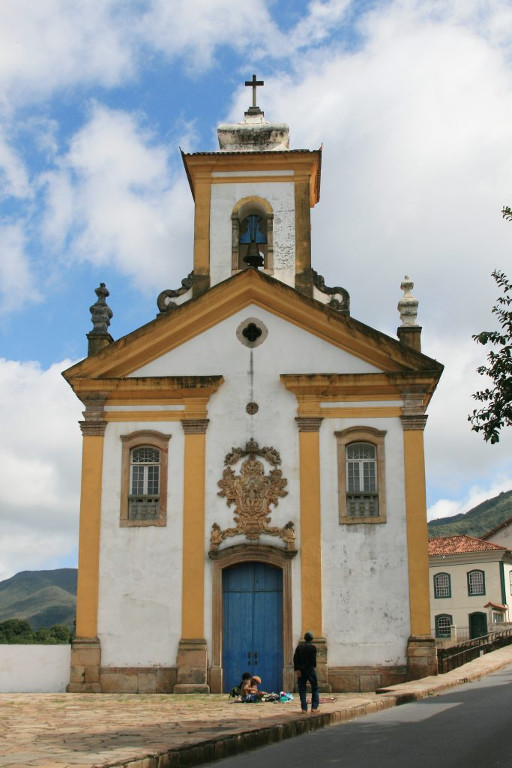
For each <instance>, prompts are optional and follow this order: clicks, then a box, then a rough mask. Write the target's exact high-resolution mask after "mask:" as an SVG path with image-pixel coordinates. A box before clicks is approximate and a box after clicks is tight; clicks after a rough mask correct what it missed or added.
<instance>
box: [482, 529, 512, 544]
mask: <svg viewBox="0 0 512 768" xmlns="http://www.w3.org/2000/svg"><path fill="white" fill-rule="evenodd" d="M487 541H492V542H493V544H500V545H501V546H502V547H508V548H509V549H512V523H509V524H508V525H505V526H503V528H500V530H499V531H496V533H495V534H494V535H493V536H491V537H490V538H489V539H487Z"/></svg>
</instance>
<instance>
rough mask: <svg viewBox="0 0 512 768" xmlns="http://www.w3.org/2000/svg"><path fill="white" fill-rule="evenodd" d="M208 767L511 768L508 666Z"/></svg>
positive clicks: (511, 674) (511, 711) (511, 691)
mask: <svg viewBox="0 0 512 768" xmlns="http://www.w3.org/2000/svg"><path fill="white" fill-rule="evenodd" d="M209 765H216V766H219V767H220V768H239V767H240V768H241V767H242V766H243V768H301V767H302V766H307V767H308V768H324V766H326V768H331V766H340V767H341V766H343V768H370V766H371V768H374V767H376V768H477V767H478V768H494V766H500V768H502V767H503V766H510V768H512V666H509V667H505V668H504V669H502V670H500V671H499V672H495V673H493V674H491V675H489V676H488V677H486V678H484V679H482V680H479V681H477V682H473V683H467V684H466V685H461V686H460V687H458V688H453V689H452V690H450V691H448V692H447V693H445V694H441V695H439V696H434V697H430V698H427V699H422V700H421V701H418V702H415V703H412V704H405V705H403V706H400V707H395V708H393V709H388V710H386V711H384V712H379V713H378V714H375V715H368V716H366V717H362V718H360V719H357V720H353V721H351V722H348V723H344V724H342V725H336V726H331V727H329V728H325V729H321V730H319V731H315V732H313V733H309V734H305V735H304V736H299V737H297V738H295V739H288V740H287V741H283V742H281V743H279V744H274V745H272V746H269V747H263V748H262V749H257V750H254V751H252V752H246V753H244V754H242V755H239V756H237V757H232V758H228V759H226V760H221V761H218V762H215V763H209Z"/></svg>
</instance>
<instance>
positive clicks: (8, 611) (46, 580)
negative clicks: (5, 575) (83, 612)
mask: <svg viewBox="0 0 512 768" xmlns="http://www.w3.org/2000/svg"><path fill="white" fill-rule="evenodd" d="M76 576H77V570H76V568H58V569H56V570H53V571H21V573H17V574H16V575H15V576H12V577H11V578H10V579H5V581H0V621H5V620H6V619H25V620H26V621H28V622H29V624H30V626H31V627H32V629H39V628H40V627H51V626H53V625H54V624H67V625H68V626H70V627H72V626H73V622H74V620H75V607H76Z"/></svg>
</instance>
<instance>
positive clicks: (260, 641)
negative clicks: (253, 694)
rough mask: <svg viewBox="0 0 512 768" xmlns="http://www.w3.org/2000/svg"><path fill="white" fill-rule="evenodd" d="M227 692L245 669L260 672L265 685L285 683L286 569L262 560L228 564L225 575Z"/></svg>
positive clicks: (270, 687) (276, 686) (277, 686)
mask: <svg viewBox="0 0 512 768" xmlns="http://www.w3.org/2000/svg"><path fill="white" fill-rule="evenodd" d="M222 614H223V631H222V636H223V644H222V667H223V671H224V675H223V676H224V690H225V691H229V690H231V688H232V687H233V686H235V685H237V684H238V683H239V682H240V679H241V677H242V673H243V672H250V673H251V674H253V675H259V677H261V679H262V689H263V690H266V691H280V690H281V689H282V686H283V572H282V570H281V568H278V567H276V566H274V565H268V564H267V563H261V562H246V563H238V564H237V565H232V566H230V567H229V568H225V569H224V570H223V574H222Z"/></svg>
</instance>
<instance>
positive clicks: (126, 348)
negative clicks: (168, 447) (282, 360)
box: [63, 269, 443, 394]
mask: <svg viewBox="0 0 512 768" xmlns="http://www.w3.org/2000/svg"><path fill="white" fill-rule="evenodd" d="M249 304H255V305H256V306H259V307H261V308H262V309H265V310H267V311H268V312H271V313H272V314H274V315H276V316H278V317H281V318H283V319H284V320H286V321H287V322H290V323H293V324H294V325H296V326H298V327H299V328H301V329H304V330H306V331H308V332H309V333H312V334H314V335H315V336H317V337H319V338H321V339H323V340H324V341H327V342H328V343H330V344H333V345H334V346H337V347H338V348H339V349H343V350H345V351H346V352H348V353H349V354H352V355H354V356H356V357H358V358H360V359H361V360H364V361H365V362H368V363H370V364H371V365H374V366H375V367H376V368H379V369H381V370H383V371H387V372H388V374H387V376H388V379H385V380H383V382H382V387H383V392H382V394H394V393H395V392H396V391H397V389H396V387H395V388H393V387H392V386H391V385H390V381H389V377H390V376H391V374H392V373H395V374H397V375H398V374H403V375H406V374H407V372H410V373H411V374H414V373H418V374H420V373H423V375H424V376H425V377H426V378H427V379H428V380H431V379H432V378H435V380H436V382H437V379H438V378H439V376H440V374H441V371H442V369H443V366H442V365H440V364H439V363H437V362H436V361H435V360H431V359H430V358H428V357H427V356H426V355H423V354H422V353H420V352H416V351H415V350H413V349H411V348H409V347H406V346H404V345H402V344H401V343H400V342H399V341H398V340H396V339H392V338H391V337H389V336H386V335H385V334H383V333H380V332H379V331H376V330H374V329H372V328H369V327H368V326H366V325H364V324H363V323H360V322H358V321H357V320H354V319H353V318H351V317H348V316H346V315H342V314H340V313H338V312H336V311H334V310H332V309H329V308H328V307H327V306H326V305H325V304H322V303H320V302H319V301H316V300H315V299H312V298H309V297H307V296H304V295H303V294H301V293H299V292H298V291H296V290H295V289H294V288H291V287H290V286H288V285H286V284H285V283H282V282H281V281H279V280H276V279H274V278H273V277H271V276H269V275H266V274H264V273H263V272H261V271H258V270H256V269H246V270H243V271H242V272H239V273H237V274H235V275H233V276H232V277H230V278H228V279H227V280H225V281H224V282H222V283H218V284H217V285H215V286H214V287H213V288H210V290H208V291H207V292H206V293H204V294H202V295H200V296H198V297H197V298H195V299H191V300H190V301H188V302H186V303H185V304H182V305H180V306H178V307H176V309H174V310H173V311H172V312H171V313H170V314H168V315H167V314H166V315H160V316H159V317H157V318H156V319H155V320H152V321H151V322H150V323H148V324H147V325H145V326H142V327H141V328H138V329H137V330H135V331H133V333H130V334H128V335H127V336H124V337H123V338H121V339H119V340H118V341H116V342H114V343H113V344H110V345H108V346H107V347H105V348H103V349H102V350H100V352H98V353H97V354H95V355H93V356H91V357H88V358H86V359H85V360H83V361H82V362H80V363H77V364H76V365H74V366H72V367H71V368H69V369H68V370H67V371H65V372H64V374H63V375H64V377H65V378H66V380H67V381H68V382H69V383H70V384H71V386H73V387H74V386H75V385H74V383H73V382H74V381H75V380H76V379H99V380H100V381H98V383H97V386H98V389H99V390H101V389H102V386H103V383H104V381H105V379H121V378H124V377H126V376H129V375H130V374H131V373H133V371H136V370H138V369H139V368H141V367H142V366H144V365H147V364H148V363H150V362H152V361H153V360H155V359H157V358H158V357H161V356H162V355H163V354H165V353H166V352H169V351H171V350H172V349H175V348H176V347H178V346H180V345H181V344H184V343H186V342H187V341H190V339H192V338H194V337H196V336H197V335H199V334H201V333H204V332H205V331H207V330H208V329H209V328H211V327H213V326H214V325H216V324H218V323H220V322H222V321H223V320H225V319H226V318H228V317H230V316H232V315H233V314H235V313H236V312H238V311H240V310H242V309H244V307H246V306H248V305H249ZM359 376H361V375H359ZM157 378H158V377H157ZM191 378H200V377H191ZM206 378H212V377H206ZM141 380H143V379H141ZM153 380H154V379H153V378H150V379H148V381H153ZM129 381H130V382H133V381H134V379H130V380H129ZM411 383H413V382H411ZM418 383H421V382H418ZM127 386H130V385H129V384H127ZM148 386H149V385H148ZM373 391H374V390H373V389H372V391H371V392H370V393H369V394H373ZM353 394H359V393H358V392H357V390H356V389H354V392H353Z"/></svg>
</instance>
